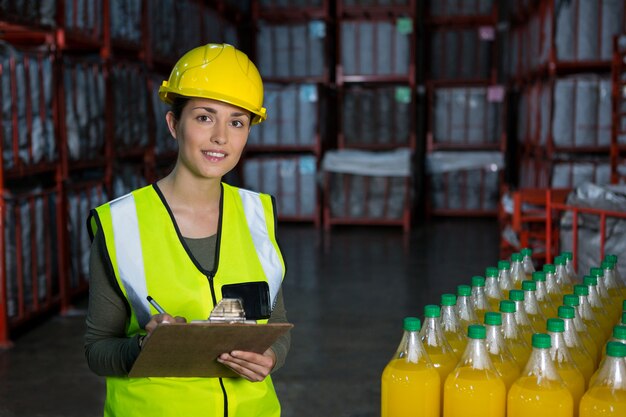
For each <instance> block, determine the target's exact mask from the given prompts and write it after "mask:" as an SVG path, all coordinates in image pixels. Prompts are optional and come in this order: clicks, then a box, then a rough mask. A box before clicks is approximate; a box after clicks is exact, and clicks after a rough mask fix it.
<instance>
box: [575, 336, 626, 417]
mask: <svg viewBox="0 0 626 417" xmlns="http://www.w3.org/2000/svg"><path fill="white" fill-rule="evenodd" d="M605 416H626V345H625V344H623V343H619V342H610V343H608V344H607V346H606V358H605V360H604V361H603V363H602V366H601V367H600V368H599V369H598V374H597V377H596V378H595V379H594V380H593V382H592V383H591V385H590V386H589V389H588V390H587V392H586V393H585V395H583V398H582V400H581V401H580V417H605Z"/></svg>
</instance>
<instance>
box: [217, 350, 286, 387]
mask: <svg viewBox="0 0 626 417" xmlns="http://www.w3.org/2000/svg"><path fill="white" fill-rule="evenodd" d="M217 361H218V362H219V363H223V364H224V365H226V366H228V367H229V368H230V369H232V370H233V371H235V372H236V373H238V374H239V375H240V376H241V377H243V378H245V379H247V380H248V381H252V382H260V381H263V380H264V379H265V378H266V377H267V376H268V375H269V374H270V372H271V371H272V369H273V368H274V365H275V364H276V354H275V353H274V351H273V350H272V349H267V350H266V351H265V352H264V353H263V354H262V355H261V354H259V353H254V352H244V351H241V350H233V351H232V352H230V353H222V354H221V355H220V356H219V357H218V358H217Z"/></svg>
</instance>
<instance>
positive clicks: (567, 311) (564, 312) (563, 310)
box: [559, 306, 576, 319]
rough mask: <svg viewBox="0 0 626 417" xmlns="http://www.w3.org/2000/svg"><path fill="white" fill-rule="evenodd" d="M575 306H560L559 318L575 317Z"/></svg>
mask: <svg viewBox="0 0 626 417" xmlns="http://www.w3.org/2000/svg"><path fill="white" fill-rule="evenodd" d="M575 314H576V313H575V311H574V307H572V306H559V318H561V319H573V318H574V317H575Z"/></svg>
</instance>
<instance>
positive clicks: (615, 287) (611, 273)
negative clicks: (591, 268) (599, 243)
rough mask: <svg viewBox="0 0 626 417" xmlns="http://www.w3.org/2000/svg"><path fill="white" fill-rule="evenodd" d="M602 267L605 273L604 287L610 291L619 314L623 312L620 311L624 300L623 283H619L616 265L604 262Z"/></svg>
mask: <svg viewBox="0 0 626 417" xmlns="http://www.w3.org/2000/svg"><path fill="white" fill-rule="evenodd" d="M601 265H602V270H603V272H604V275H603V281H604V286H605V287H606V289H607V290H608V292H609V296H610V297H611V299H612V300H613V302H614V303H616V304H617V306H618V308H617V310H618V314H619V313H620V312H621V311H619V307H621V303H622V301H623V298H624V288H623V286H622V285H620V284H621V283H620V282H618V281H617V278H616V277H615V264H614V263H613V262H611V261H602V264H601Z"/></svg>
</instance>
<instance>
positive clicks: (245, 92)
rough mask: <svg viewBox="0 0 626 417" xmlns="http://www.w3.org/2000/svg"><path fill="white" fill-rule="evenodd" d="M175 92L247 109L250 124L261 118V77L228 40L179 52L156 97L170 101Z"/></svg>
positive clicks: (263, 117) (265, 112)
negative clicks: (250, 114)
mask: <svg viewBox="0 0 626 417" xmlns="http://www.w3.org/2000/svg"><path fill="white" fill-rule="evenodd" d="M176 96H183V97H200V98H210V99H213V100H218V101H223V102H224V103H228V104H232V105H234V106H237V107H241V108H243V109H246V110H249V111H250V112H252V113H253V114H254V116H253V117H252V124H257V123H261V122H263V121H264V120H265V119H266V118H267V110H266V109H265V108H264V107H263V81H261V75H260V74H259V71H258V70H257V68H256V66H255V65H254V64H253V63H252V61H250V60H249V59H248V56H247V55H246V54H244V53H243V52H241V51H239V50H237V49H235V47H233V46H232V45H228V44H214V43H209V44H207V45H204V46H200V47H197V48H194V49H192V50H191V51H189V52H187V53H186V54H185V55H183V56H182V57H181V58H180V59H179V60H178V62H177V63H176V65H175V66H174V69H173V70H172V73H171V74H170V78H169V80H167V81H163V83H162V84H161V87H160V88H159V98H160V99H161V100H162V101H164V102H165V103H167V104H172V101H173V100H174V98H175V97H176Z"/></svg>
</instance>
